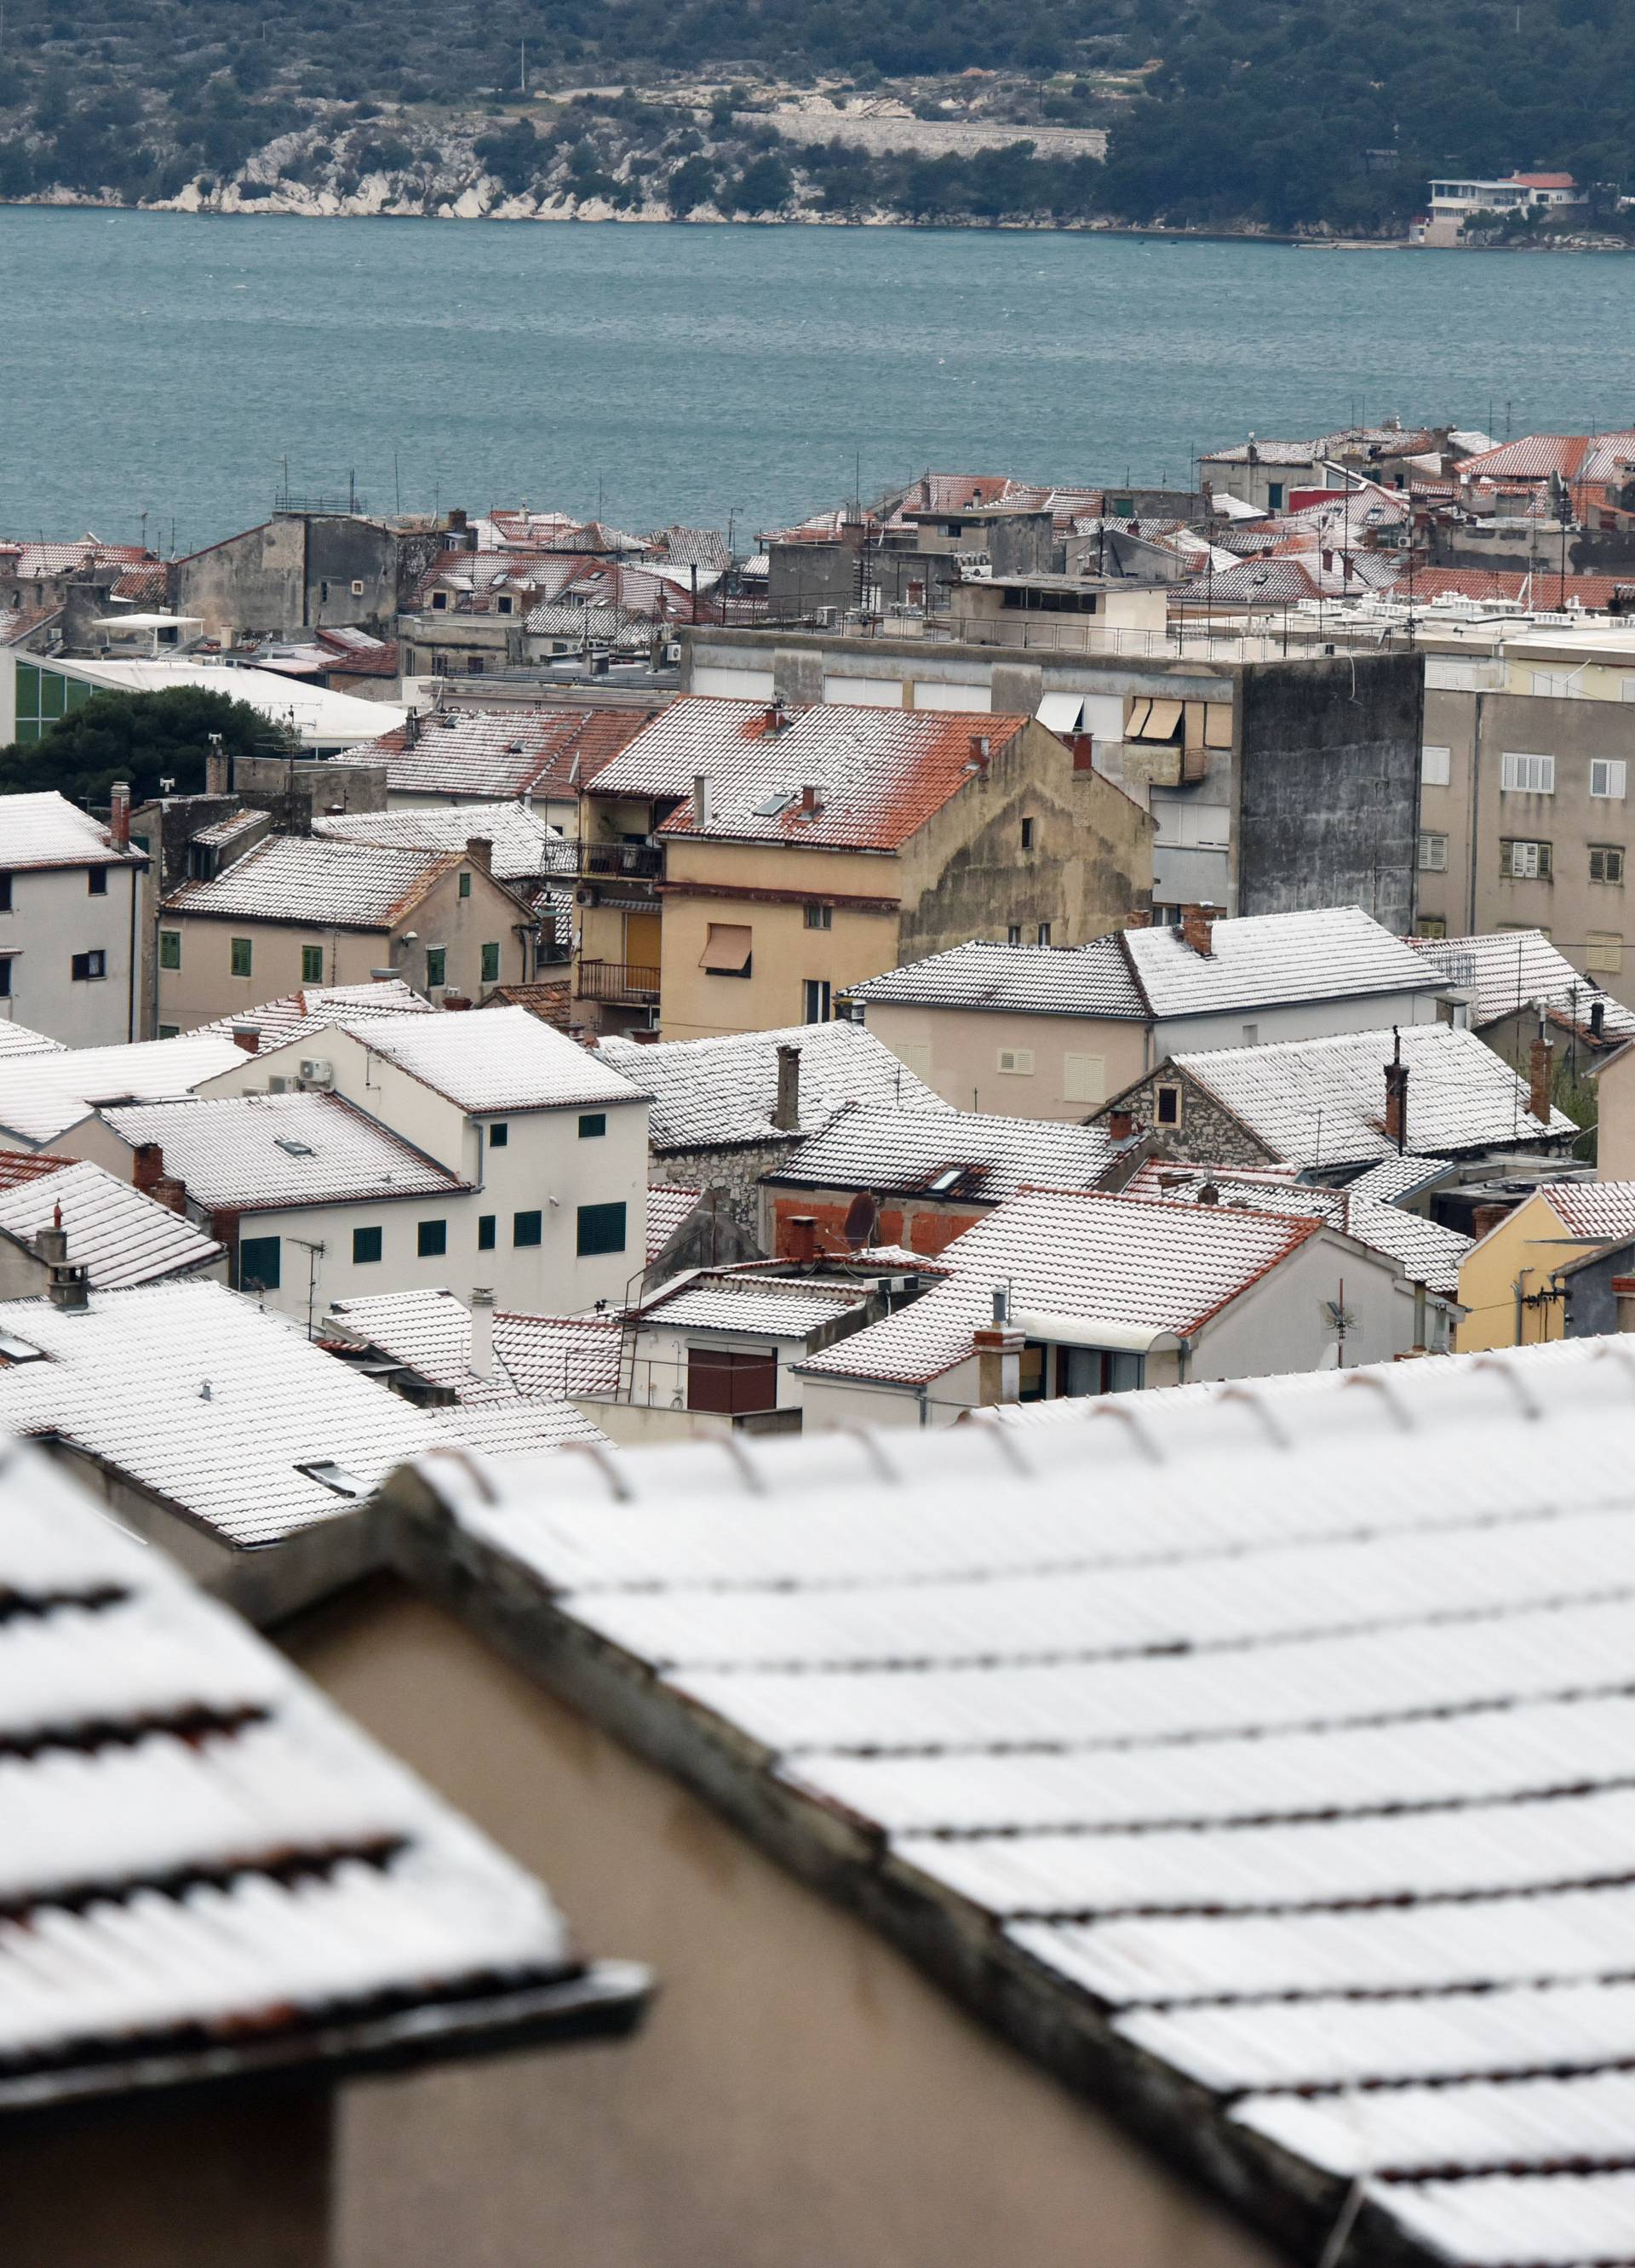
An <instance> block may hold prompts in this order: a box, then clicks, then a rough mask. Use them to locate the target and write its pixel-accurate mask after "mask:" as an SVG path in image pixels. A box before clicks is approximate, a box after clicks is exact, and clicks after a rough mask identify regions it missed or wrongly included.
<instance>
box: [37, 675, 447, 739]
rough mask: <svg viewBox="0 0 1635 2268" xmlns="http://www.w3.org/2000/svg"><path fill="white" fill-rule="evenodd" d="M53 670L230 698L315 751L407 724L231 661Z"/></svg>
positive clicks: (120, 684)
mask: <svg viewBox="0 0 1635 2268" xmlns="http://www.w3.org/2000/svg"><path fill="white" fill-rule="evenodd" d="M51 666H52V667H53V668H54V669H59V670H61V671H62V672H63V674H64V675H65V676H68V677H77V678H79V679H81V680H82V681H84V682H85V684H87V685H94V686H96V687H98V688H99V689H103V690H106V691H109V692H115V693H169V692H172V691H174V690H175V689H177V688H179V687H190V688H192V689H195V690H196V691H198V692H201V693H220V694H224V695H225V696H226V698H227V699H228V700H229V701H242V702H245V703H247V705H248V706H249V707H250V708H252V709H256V710H259V711H261V715H262V716H263V717H265V718H267V720H268V722H269V724H273V725H279V726H281V727H283V728H284V729H285V730H287V731H291V732H293V733H295V735H296V737H297V739H298V740H300V742H301V743H302V745H303V747H309V748H314V747H318V748H321V747H330V746H332V745H333V746H337V747H338V746H340V745H341V744H342V742H345V741H349V740H360V739H361V738H362V737H363V735H364V734H365V733H384V732H387V731H389V730H390V729H391V728H392V727H393V726H394V725H401V723H402V721H403V717H404V714H405V712H404V711H402V710H401V709H397V708H394V707H392V706H391V705H390V704H389V703H386V702H384V701H360V700H359V699H358V698H357V696H356V695H355V694H351V693H332V692H330V691H329V690H328V688H327V687H325V686H322V685H313V684H312V683H310V682H309V681H306V679H304V678H298V677H284V676H282V675H281V674H279V673H278V672H277V671H276V670H273V669H256V668H247V669H239V668H235V667H234V666H232V664H231V663H228V662H203V661H188V660H169V659H152V658H151V657H150V658H149V659H145V660H141V661H107V660H98V661H58V660H55V659H53V661H52V663H51Z"/></svg>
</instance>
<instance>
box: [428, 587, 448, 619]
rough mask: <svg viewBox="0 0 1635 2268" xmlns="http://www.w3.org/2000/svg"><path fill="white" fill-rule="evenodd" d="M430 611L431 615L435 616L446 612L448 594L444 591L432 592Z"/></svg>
mask: <svg viewBox="0 0 1635 2268" xmlns="http://www.w3.org/2000/svg"><path fill="white" fill-rule="evenodd" d="M431 611H432V613H433V614H437V615H443V614H446V613H447V612H448V593H447V592H446V591H433V593H431Z"/></svg>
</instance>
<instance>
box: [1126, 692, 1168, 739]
mask: <svg viewBox="0 0 1635 2268" xmlns="http://www.w3.org/2000/svg"><path fill="white" fill-rule="evenodd" d="M1140 705H1141V704H1140V703H1137V711H1138V714H1137V715H1136V716H1134V717H1132V718H1131V720H1130V723H1129V724H1128V725H1126V727H1125V728H1124V738H1125V739H1126V740H1174V739H1175V732H1176V728H1177V726H1178V725H1180V723H1181V705H1182V704H1181V703H1180V702H1179V701H1153V702H1149V703H1147V704H1146V714H1145V716H1141V715H1140V714H1139V710H1140Z"/></svg>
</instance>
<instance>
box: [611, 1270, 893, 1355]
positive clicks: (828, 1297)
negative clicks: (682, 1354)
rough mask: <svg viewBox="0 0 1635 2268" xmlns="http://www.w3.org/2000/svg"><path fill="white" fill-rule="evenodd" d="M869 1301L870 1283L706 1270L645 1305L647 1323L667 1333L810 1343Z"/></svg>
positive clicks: (680, 1282) (691, 1276)
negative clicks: (725, 1334)
mask: <svg viewBox="0 0 1635 2268" xmlns="http://www.w3.org/2000/svg"><path fill="white" fill-rule="evenodd" d="M868 1296H869V1287H868V1285H866V1284H842V1283H838V1282H831V1283H815V1282H810V1281H808V1280H806V1278H800V1277H787V1276H754V1275H740V1274H738V1273H736V1272H734V1271H733V1270H719V1271H709V1270H700V1271H699V1272H698V1273H697V1274H696V1275H688V1276H684V1277H682V1278H681V1279H680V1281H679V1282H678V1283H675V1284H674V1285H667V1287H666V1289H665V1290H663V1291H662V1292H657V1293H655V1295H654V1296H653V1297H652V1299H651V1300H647V1301H646V1302H645V1303H644V1306H643V1308H642V1320H643V1321H644V1322H648V1323H656V1324H657V1325H659V1328H660V1329H664V1330H680V1331H730V1332H740V1333H747V1334H748V1335H750V1336H752V1337H756V1338H769V1339H805V1338H807V1337H810V1336H811V1334H812V1333H813V1332H814V1331H815V1330H819V1329H821V1328H822V1327H823V1325H824V1324H826V1323H833V1322H838V1321H839V1320H840V1318H841V1317H842V1316H843V1315H845V1314H850V1313H851V1310H852V1308H854V1307H860V1306H861V1305H862V1304H863V1302H864V1301H865V1300H866V1299H867V1298H868Z"/></svg>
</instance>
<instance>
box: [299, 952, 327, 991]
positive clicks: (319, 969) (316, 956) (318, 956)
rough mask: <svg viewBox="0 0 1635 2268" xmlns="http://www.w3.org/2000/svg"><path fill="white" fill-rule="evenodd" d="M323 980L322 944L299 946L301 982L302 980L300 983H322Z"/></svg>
mask: <svg viewBox="0 0 1635 2268" xmlns="http://www.w3.org/2000/svg"><path fill="white" fill-rule="evenodd" d="M323 981H324V949H323V947H322V946H321V945H304V946H302V947H301V982H302V983H303V984H321V983H323Z"/></svg>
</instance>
